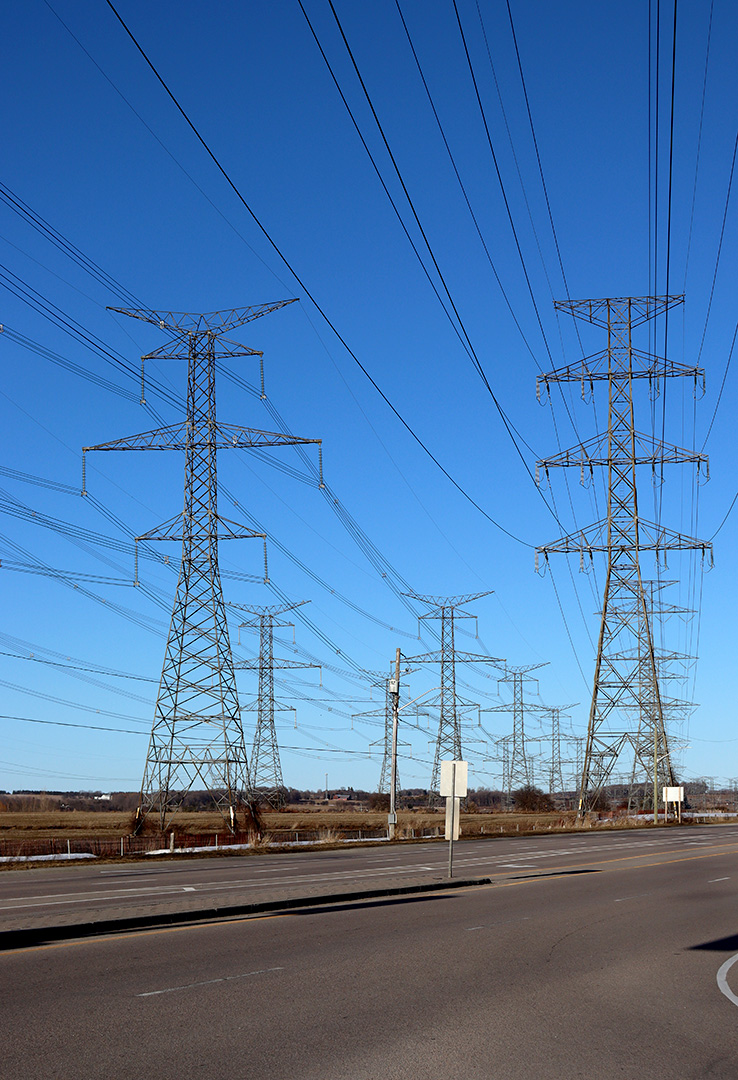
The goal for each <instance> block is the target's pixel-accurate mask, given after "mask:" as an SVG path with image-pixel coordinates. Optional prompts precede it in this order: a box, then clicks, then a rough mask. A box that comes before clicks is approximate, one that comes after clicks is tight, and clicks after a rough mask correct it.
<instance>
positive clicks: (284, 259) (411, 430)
mask: <svg viewBox="0 0 738 1080" xmlns="http://www.w3.org/2000/svg"><path fill="white" fill-rule="evenodd" d="M106 2H107V4H108V7H109V8H110V9H111V11H112V12H113V14H114V15H115V17H116V18H117V19H118V22H119V23H120V24H121V26H122V27H123V29H124V30H125V32H126V34H127V35H128V37H129V38H130V39H131V41H132V43H133V44H134V46H135V47H136V49H137V50H138V52H139V53H140V54H141V56H142V58H143V59H144V61H145V62H146V64H147V65H148V67H149V68H150V70H151V72H152V74H153V75H154V76H155V78H156V79H157V81H158V82H159V83H160V85H161V87H162V88H163V90H164V91H165V93H166V94H167V96H168V97H169V98H170V100H171V101H172V103H173V104H174V106H175V108H176V109H177V111H178V112H179V113H180V115H181V116H182V118H183V119H184V121H185V123H186V124H187V125H188V127H189V128H190V130H191V131H192V133H193V134H194V135H195V138H196V139H197V140H198V142H199V143H200V145H201V146H202V148H203V149H204V150H205V152H206V154H207V155H208V157H209V158H210V159H211V161H212V162H213V164H214V165H215V167H216V168H217V170H218V171H219V172H220V174H221V175H222V177H223V178H224V180H225V181H226V183H227V184H228V186H229V187H230V188H231V190H232V191H233V193H234V194H235V196H236V198H237V199H238V200H239V202H240V203H241V204H242V205H243V207H244V209H245V210H246V212H247V213H248V214H249V216H250V217H251V219H252V220H253V222H254V224H255V225H256V226H257V228H258V229H259V231H260V232H261V233H262V235H263V236H264V238H265V239H266V240H267V242H268V243H269V244H270V246H271V247H272V248H273V250H274V251H275V253H276V254H277V255H278V256H279V258H280V259H281V260H282V262H283V263H284V265H285V266H286V267H287V269H288V270H289V272H290V273H291V274H292V276H293V277H294V279H295V281H296V282H297V283H298V285H299V286H300V288H301V289H302V290H303V292H304V293H305V295H306V296H307V297H308V299H309V300H310V302H311V303H312V304H313V306H314V307H315V309H316V311H318V313H319V314H320V315H321V317H322V318H323V319H324V320H325V322H326V324H327V325H328V326H329V327H330V329H331V330H332V332H333V333H334V334H335V336H336V338H337V339H338V340H339V341H340V343H341V344H342V345H343V347H344V348H345V350H346V352H347V353H348V354H349V356H350V357H351V359H352V360H353V361H354V362H355V363H356V365H357V366H358V368H359V370H360V371H361V372H362V373H363V374H364V376H365V377H366V378H367V379H368V380H369V382H370V383H371V384H372V386H373V387H374V389H375V390H376V391H377V393H378V394H379V396H380V397H381V398H382V400H383V401H384V402H385V404H386V405H387V406H388V408H389V409H390V410H391V411H392V413H393V414H394V415H395V416H396V417H397V419H398V420H399V421H400V423H401V424H402V426H403V427H404V428H405V430H406V431H407V432H408V434H409V435H410V436H411V437H412V439H413V440H414V441H415V442H416V443H417V445H418V446H419V447H420V448H421V449H422V450H423V452H424V453H425V454H426V455H427V456H428V457H429V458H430V459H431V461H432V462H433V463H434V464H435V465H436V467H437V468H438V469H439V470H440V471H441V472H442V473H443V475H444V476H445V477H446V478H447V480H449V482H450V483H451V484H452V485H453V486H454V487H455V488H456V490H457V491H458V492H459V494H461V495H462V496H463V497H464V498H465V499H466V500H467V501H468V502H469V503H471V504H472V505H473V506H474V507H475V508H476V509H477V510H478V511H479V513H480V514H482V516H483V517H484V518H486V519H487V521H489V522H490V524H492V525H494V526H495V528H497V529H499V530H500V531H501V532H503V533H505V535H507V536H509V537H510V539H512V540H515V541H516V542H517V543H519V544H522V545H523V546H524V547H530V548H532V547H534V546H535V545H533V544H529V543H528V542H527V541H525V540H522V539H521V538H520V537H519V536H516V535H515V534H514V533H512V532H510V530H509V529H506V528H505V527H504V526H503V525H502V524H500V522H498V521H496V520H495V519H494V518H493V517H492V516H491V514H489V513H488V512H487V511H486V510H484V508H483V507H482V506H480V505H479V503H478V502H477V501H476V500H475V499H474V498H473V497H472V496H471V495H470V494H469V492H468V491H466V489H465V488H464V487H463V486H462V485H461V484H460V483H459V481H458V480H456V479H455V478H454V477H453V476H452V475H451V473H450V472H449V471H448V470H447V469H446V468H445V467H444V466H443V465H442V464H441V462H440V461H439V459H438V458H437V457H436V455H435V454H434V453H433V451H432V450H431V449H430V447H428V446H427V445H426V443H425V442H424V441H423V440H422V439H421V437H420V436H419V435H418V434H417V433H416V431H415V430H414V428H413V427H412V426H411V425H410V423H409V422H408V421H407V420H405V418H404V417H403V416H402V414H401V413H400V412H399V410H398V409H397V408H396V407H395V405H394V404H393V403H392V401H391V400H390V399H389V398H388V396H387V395H386V394H385V392H384V391H383V390H382V388H381V387H380V385H379V384H378V383H377V381H376V380H375V379H374V378H373V376H372V375H371V374H370V372H369V371H368V369H367V368H366V367H365V366H364V364H363V363H362V362H361V360H360V359H359V357H358V356H357V355H356V353H355V352H354V351H353V349H351V347H350V346H349V344H348V342H347V341H346V340H345V338H344V337H343V336H342V334H341V333H340V332H339V330H338V328H337V327H336V325H335V324H334V323H333V321H332V320H331V319H330V318H329V316H328V314H327V312H326V311H325V309H324V308H323V307H322V306H321V305H320V303H319V302H318V300H317V298H316V297H315V296H314V295H313V293H312V291H311V290H310V289H309V288H308V286H307V285H306V284H305V282H304V281H303V280H302V278H301V277H300V275H299V274H298V273H297V271H296V270H295V268H294V267H293V266H292V263H291V262H290V261H289V260H288V258H287V256H286V255H285V254H284V253H283V252H282V250H281V248H280V247H279V246H278V244H277V243H276V241H275V240H274V239H273V238H272V236H271V235H270V233H269V232H268V231H267V229H266V227H265V226H264V225H263V224H262V222H261V221H260V219H259V218H258V217H257V215H256V213H255V212H254V210H253V209H252V208H251V206H250V205H249V203H248V202H247V201H246V199H245V198H244V196H243V195H242V194H241V192H240V190H239V189H238V187H237V186H236V184H235V183H234V182H233V180H232V179H231V177H230V176H229V174H228V173H227V172H226V170H225V168H224V167H223V165H221V163H220V161H219V160H218V158H217V157H216V155H215V154H214V153H213V151H212V150H211V149H210V147H209V146H208V144H207V142H206V141H205V139H204V138H203V136H202V135H201V134H200V132H199V131H198V129H197V128H196V127H195V125H194V123H193V122H192V120H191V119H190V118H189V116H188V115H187V113H186V112H185V110H184V108H183V107H182V105H180V103H179V101H178V100H177V98H176V97H175V95H174V94H173V92H172V91H171V90H170V89H169V86H168V85H167V83H166V82H165V81H164V79H163V78H162V76H161V75H160V74H159V72H158V70H157V68H156V67H155V66H154V64H153V62H152V61H151V60H150V59H149V57H148V55H147V53H146V52H145V51H144V49H143V48H142V46H141V45H140V44H139V42H138V40H137V39H136V37H135V36H134V34H133V33H132V31H131V30H130V29H129V27H128V26H127V24H126V23H125V22H124V20H123V19H122V18H121V16H120V14H119V13H118V11H117V10H116V8H115V6H114V5H113V3H112V2H111V0H106Z"/></svg>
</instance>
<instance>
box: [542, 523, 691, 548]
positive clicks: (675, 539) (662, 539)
mask: <svg viewBox="0 0 738 1080" xmlns="http://www.w3.org/2000/svg"><path fill="white" fill-rule="evenodd" d="M638 528H639V534H640V535H639V542H638V550H639V551H657V552H658V551H702V552H703V554H709V555H710V557H711V556H712V544H711V543H710V542H709V540H699V539H698V538H697V537H694V536H686V535H685V534H684V533H679V532H674V531H673V530H672V529H667V528H666V527H665V526H664V525H657V524H656V523H655V522H652V521H645V520H643V519H642V518H641V519H639V522H638ZM617 547H618V545H617V543H616V542H613V539H612V538H610V537H609V536H608V520H607V518H602V519H601V520H600V521H596V522H595V523H594V524H593V525H586V526H585V527H584V528H583V529H577V531H576V532H573V533H569V534H568V535H567V536H562V537H561V538H560V539H559V540H553V541H552V542H551V543H550V544H542V545H541V546H540V547H537V548H536V557H537V556H538V555H544V556H546V557H548V555H550V554H553V553H556V554H568V553H571V552H579V553H580V554H585V553H590V552H595V551H598V552H599V551H605V552H607V551H611V550H614V549H616V548H617ZM622 549H623V551H631V550H633V544H632V541H630V540H629V539H628V538H625V539H624V540H623V544H622Z"/></svg>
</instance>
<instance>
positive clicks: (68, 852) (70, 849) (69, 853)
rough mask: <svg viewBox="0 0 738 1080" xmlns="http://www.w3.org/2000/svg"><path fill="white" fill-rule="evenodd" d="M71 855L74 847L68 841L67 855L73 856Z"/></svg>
mask: <svg viewBox="0 0 738 1080" xmlns="http://www.w3.org/2000/svg"><path fill="white" fill-rule="evenodd" d="M71 854H72V845H71V844H70V843H69V841H68V840H67V855H71Z"/></svg>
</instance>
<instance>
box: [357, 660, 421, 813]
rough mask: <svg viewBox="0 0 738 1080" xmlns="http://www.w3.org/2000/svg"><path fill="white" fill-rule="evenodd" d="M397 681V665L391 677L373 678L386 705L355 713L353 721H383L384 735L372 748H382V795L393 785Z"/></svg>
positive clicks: (397, 780)
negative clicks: (393, 739) (395, 682)
mask: <svg viewBox="0 0 738 1080" xmlns="http://www.w3.org/2000/svg"><path fill="white" fill-rule="evenodd" d="M402 674H404V675H407V674H408V670H407V669H405V670H404V671H403V672H402ZM394 681H395V665H394V664H392V665H391V667H390V673H389V675H376V676H373V677H372V682H371V685H372V686H376V687H377V688H381V689H382V690H383V691H384V705H383V706H382V707H381V708H379V709H369V710H367V711H366V712H360V713H354V714H353V720H362V719H367V720H369V719H370V718H374V717H378V718H381V719H382V722H383V725H384V734H383V736H382V738H381V740H379V741H378V742H375V743H372V744H371V745H372V746H379V745H381V746H382V768H381V770H380V774H379V785H378V787H377V792H378V793H379V794H380V795H388V794H389V793H390V787H391V783H392V779H391V778H392V718H393V704H394V702H393V697H394V690H393V689H392V687H393V684H394ZM397 745H398V747H399V746H400V745H402V746H407V745H408V744H407V743H400V742H398V744H397ZM401 786H402V785H401V784H400V770H399V766H398V767H396V770H395V801H396V800H397V793H398V791H399V790H400V787H401Z"/></svg>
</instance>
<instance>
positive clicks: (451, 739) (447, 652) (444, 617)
mask: <svg viewBox="0 0 738 1080" xmlns="http://www.w3.org/2000/svg"><path fill="white" fill-rule="evenodd" d="M408 595H409V596H412V597H413V599H415V600H418V601H420V602H421V603H423V604H427V605H428V607H429V608H430V611H427V612H425V613H424V614H423V615H421V616H420V618H421V619H440V621H441V648H440V650H437V651H435V652H430V653H424V654H422V655H421V656H408V657H405V660H406V661H407V663H409V664H440V667H441V686H440V695H439V696H438V697H437V698H436V699H431V700H429V701H427V702H426V703H425V705H426V707H428V706H437V707H439V708H440V716H439V720H438V736H437V738H436V749H435V754H434V757H433V773H432V776H431V783H430V788H429V790H428V796H429V801H430V802H434V801H435V798H436V797H437V796H438V794H439V788H440V777H441V761H443V760H452V761H461V760H462V747H461V713H462V710H463V709H465V708H466V709H468V708H470V707H472V705H473V703H472V702H469V701H464V700H462V699H461V698H460V697H459V696H458V694H457V692H456V663H457V661H458V662H459V663H467V664H496V665H499V664H502V663H504V661H502V660H500V659H499V658H498V657H493V656H483V655H481V654H479V653H469V652H459V651H457V649H456V647H455V642H454V625H455V622H456V620H457V619H475V618H476V616H475V615H473V614H472V613H471V612H468V611H464V610H463V608H462V605H466V604H470V603H472V602H473V601H474V600H480V599H481V598H482V597H483V596H489V595H490V593H489V591H487V592H480V593H468V594H466V595H464V596H420V595H418V594H416V593H409V594H408Z"/></svg>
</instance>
